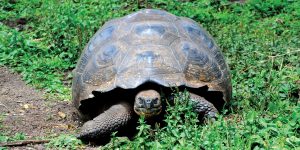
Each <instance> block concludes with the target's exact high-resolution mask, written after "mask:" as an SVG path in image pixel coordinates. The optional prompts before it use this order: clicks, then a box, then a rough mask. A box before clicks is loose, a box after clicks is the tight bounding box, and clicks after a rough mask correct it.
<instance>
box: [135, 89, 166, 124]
mask: <svg viewBox="0 0 300 150" xmlns="http://www.w3.org/2000/svg"><path fill="white" fill-rule="evenodd" d="M161 110H162V102H161V96H160V94H159V93H158V92H157V91H156V90H153V89H147V90H142V91H140V92H139V93H138V94H137V95H136V96H135V101H134V111H135V112H136V113H137V114H138V115H140V116H144V117H145V118H151V117H154V116H157V115H159V114H160V113H161Z"/></svg>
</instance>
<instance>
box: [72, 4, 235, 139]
mask: <svg viewBox="0 0 300 150" xmlns="http://www.w3.org/2000/svg"><path fill="white" fill-rule="evenodd" d="M157 87H160V88H170V87H186V89H188V91H189V93H190V99H191V100H193V101H194V102H195V103H194V111H196V112H197V113H199V114H204V117H207V118H214V117H215V116H216V114H217V113H218V110H217V109H216V107H215V106H214V104H213V103H212V102H211V100H210V98H207V97H205V96H203V95H201V94H199V93H202V94H203V93H205V92H207V93H208V92H211V91H217V92H220V93H222V94H221V95H222V96H221V97H220V98H219V99H218V100H217V101H216V102H215V103H221V102H223V103H224V102H226V101H227V102H228V101H229V100H230V98H231V91H232V87H231V78H230V74H229V69H228V66H227V64H226V62H225V60H224V57H223V55H222V53H221V52H220V50H219V48H218V46H217V45H216V43H215V42H214V40H213V39H212V37H211V36H210V35H209V34H208V33H207V32H206V31H205V30H204V29H203V28H202V27H200V26H199V25H198V24H197V22H195V21H193V20H191V19H188V18H185V17H177V16H175V15H173V14H170V13H168V12H166V11H163V10H155V9H144V10H140V11H138V12H135V13H132V14H129V15H127V16H124V17H121V18H117V19H114V20H111V21H109V22H107V23H105V24H104V25H103V27H102V28H100V29H99V30H98V32H97V33H96V34H95V35H94V36H93V37H92V39H91V40H90V41H89V43H88V44H87V46H86V47H85V49H84V51H83V53H82V55H81V57H80V59H79V62H78V64H77V67H76V69H75V70H74V78H73V85H72V97H73V102H74V105H75V107H76V108H77V109H78V110H79V112H80V114H81V115H82V116H83V118H88V119H89V121H87V122H86V123H84V124H83V127H82V129H81V131H80V133H79V134H78V137H79V138H81V139H93V138H98V137H102V136H105V135H106V136H107V135H110V134H111V133H112V132H114V131H117V130H119V129H120V128H122V127H124V126H126V125H128V123H129V122H130V120H131V119H132V118H133V116H134V115H136V114H138V115H143V116H145V117H146V118H151V117H153V116H155V115H158V114H159V113H160V112H161V110H162V105H163V103H162V101H161V94H162V93H161V91H160V90H159V89H160V88H157ZM203 87H206V88H203ZM205 89H206V90H205ZM201 90H204V91H205V92H201ZM197 91H198V92H197ZM204 95H205V94H204ZM210 97H214V95H211V96H210ZM91 112H93V113H91ZM134 112H135V113H136V114H135V113H134Z"/></svg>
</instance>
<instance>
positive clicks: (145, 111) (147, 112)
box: [134, 106, 162, 118]
mask: <svg viewBox="0 0 300 150" xmlns="http://www.w3.org/2000/svg"><path fill="white" fill-rule="evenodd" d="M134 111H135V113H137V114H138V115H140V116H144V117H146V118H150V117H154V116H157V115H159V114H160V113H161V111H162V106H159V107H152V108H145V107H134Z"/></svg>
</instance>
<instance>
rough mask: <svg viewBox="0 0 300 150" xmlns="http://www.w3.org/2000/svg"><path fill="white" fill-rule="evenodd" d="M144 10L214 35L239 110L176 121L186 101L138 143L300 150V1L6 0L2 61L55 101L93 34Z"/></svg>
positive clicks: (1, 16)
mask: <svg viewBox="0 0 300 150" xmlns="http://www.w3.org/2000/svg"><path fill="white" fill-rule="evenodd" d="M143 8H157V9H164V10H167V11H169V12H171V13H173V14H175V15H178V16H185V17H188V18H191V19H194V20H196V21H197V22H199V23H200V24H201V25H202V26H203V27H204V28H205V29H206V30H208V31H209V33H211V34H212V36H213V37H214V39H215V40H216V42H217V43H218V45H219V46H220V49H221V50H222V51H223V54H224V56H225V58H226V60H227V62H228V64H229V67H230V69H231V74H232V83H233V98H232V102H230V107H229V109H228V111H229V115H222V114H221V115H220V117H219V119H218V120H217V121H216V122H215V123H213V124H208V125H202V126H196V125H195V126H191V127H190V125H189V126H187V125H185V123H187V122H185V121H184V119H182V120H177V121H176V119H177V118H176V117H179V116H178V115H175V114H178V113H180V111H181V109H184V108H180V109H179V108H178V107H177V106H175V107H174V115H175V117H174V116H173V117H172V113H168V115H167V116H166V119H167V118H169V120H170V122H169V124H170V125H169V126H170V127H165V128H163V129H151V128H149V129H148V126H147V125H146V124H143V123H142V122H143V121H142V120H141V125H140V129H143V130H142V131H143V132H141V133H140V134H138V135H137V137H136V139H135V140H133V141H132V143H135V144H136V145H135V146H136V147H139V146H141V147H144V148H149V147H151V148H162V149H168V148H167V145H168V146H169V147H170V146H172V147H174V149H184V148H196V149H198V148H201V147H202V148H205V149H299V147H300V142H299V140H300V136H299V135H300V133H299V128H300V127H299V126H300V125H299V124H300V123H299V120H300V118H299V117H300V115H299V112H300V111H299V109H300V108H299V107H300V106H299V101H300V100H299V89H300V66H299V64H300V63H299V57H300V50H299V47H300V39H299V38H300V37H299V35H300V1H297V0H289V1H282V0H265V1H262V0H247V1H245V2H231V1H229V0H220V1H210V0H201V1H200V0H199V1H182V0H175V1H174V0H147V1H144V0H139V1H136V0H126V1H110V0H101V1H98V0H82V1H80V2H77V1H56V0H49V1H42V0H31V1H11V0H4V1H0V21H1V23H0V65H5V66H8V67H10V68H11V69H13V70H15V71H17V72H20V73H21V74H22V75H23V78H24V80H25V81H26V82H27V83H29V84H32V85H34V86H36V87H38V88H41V89H44V90H46V91H47V92H48V93H49V95H50V97H53V96H54V97H55V98H58V99H70V83H71V78H72V75H71V70H72V69H74V67H75V64H76V60H77V59H78V57H79V55H80V53H81V51H82V49H83V48H84V45H85V44H86V43H87V42H88V40H89V39H90V38H91V36H92V35H93V34H94V33H95V32H96V31H97V30H98V29H99V27H100V26H101V25H103V24H104V22H106V21H108V20H110V19H113V18H116V17H120V16H124V15H126V14H129V13H132V12H134V11H137V10H139V9H143ZM175 108H176V109H175ZM175 111H176V113H175ZM186 115H187V114H186ZM190 115H192V114H190ZM191 118H192V117H191ZM172 121H173V122H172ZM180 121H181V122H180ZM182 121H184V125H181V123H182ZM190 121H191V122H193V121H195V120H190ZM168 128H169V129H168ZM152 130H153V132H152ZM146 131H147V132H146ZM154 131H155V132H154ZM148 132H149V133H148ZM122 143H123V144H124V143H125V145H128V144H129V143H126V142H122ZM137 143H139V144H137ZM195 143H196V144H197V145H199V146H196V145H195ZM116 146H117V145H116ZM129 146H130V144H129ZM121 147H122V146H121ZM131 147H134V145H131ZM122 148H124V149H126V148H125V147H122Z"/></svg>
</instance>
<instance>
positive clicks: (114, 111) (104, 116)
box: [77, 102, 133, 140]
mask: <svg viewBox="0 0 300 150" xmlns="http://www.w3.org/2000/svg"><path fill="white" fill-rule="evenodd" d="M132 117H133V110H132V108H131V106H130V104H128V103H126V102H122V103H119V104H116V105H113V106H111V107H110V108H109V109H107V110H106V111H104V112H103V113H101V114H100V115H98V116H97V117H95V118H94V119H93V120H90V121H87V122H86V123H84V124H83V126H82V128H81V131H80V133H79V134H78V135H77V138H79V139H81V140H93V139H99V138H104V137H108V136H110V135H111V134H112V133H113V132H115V131H118V129H120V128H122V127H124V126H126V125H127V124H128V123H129V122H130V120H131V119H132Z"/></svg>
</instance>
